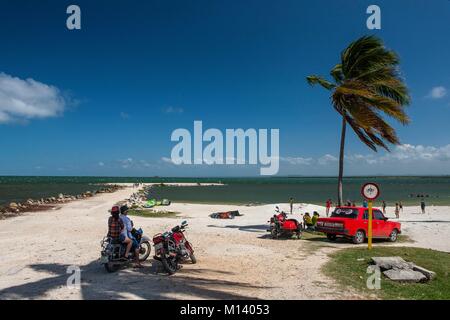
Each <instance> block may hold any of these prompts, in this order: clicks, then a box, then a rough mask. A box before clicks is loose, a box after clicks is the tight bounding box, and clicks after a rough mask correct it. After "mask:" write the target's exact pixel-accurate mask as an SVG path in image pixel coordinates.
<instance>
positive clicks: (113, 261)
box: [100, 228, 152, 272]
mask: <svg viewBox="0 0 450 320" xmlns="http://www.w3.org/2000/svg"><path fill="white" fill-rule="evenodd" d="M131 233H132V235H133V237H135V238H136V240H137V241H138V243H139V261H141V262H143V261H145V260H147V258H148V257H149V256H150V252H151V249H152V247H151V244H150V238H149V237H147V236H144V235H143V233H144V232H143V231H142V229H140V228H139V229H138V230H136V229H133V230H132V231H131ZM100 244H101V247H102V251H101V253H100V263H101V264H103V265H104V267H105V269H106V271H108V272H115V271H117V270H118V269H119V268H121V267H123V266H127V265H129V264H130V263H131V262H132V261H134V260H135V253H134V251H133V250H132V251H131V252H130V253H129V256H128V257H125V252H126V249H127V245H126V244H124V243H121V242H120V241H119V240H118V239H112V238H110V237H104V238H103V240H102V241H101V242H100Z"/></svg>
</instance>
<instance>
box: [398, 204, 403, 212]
mask: <svg viewBox="0 0 450 320" xmlns="http://www.w3.org/2000/svg"><path fill="white" fill-rule="evenodd" d="M398 206H399V207H400V211H401V212H402V213H403V203H402V202H401V201H400V202H399V203H398Z"/></svg>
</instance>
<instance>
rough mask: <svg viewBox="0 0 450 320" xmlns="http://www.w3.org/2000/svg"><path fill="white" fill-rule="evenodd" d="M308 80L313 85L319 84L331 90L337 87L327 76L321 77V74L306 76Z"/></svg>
mask: <svg viewBox="0 0 450 320" xmlns="http://www.w3.org/2000/svg"><path fill="white" fill-rule="evenodd" d="M306 81H307V82H308V84H309V85H311V86H314V85H316V84H319V85H321V86H322V87H324V88H325V89H327V90H331V89H333V88H335V87H336V85H335V84H333V83H331V82H330V81H328V80H326V79H325V78H323V77H320V76H308V77H306Z"/></svg>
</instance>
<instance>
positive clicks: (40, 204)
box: [0, 185, 123, 219]
mask: <svg viewBox="0 0 450 320" xmlns="http://www.w3.org/2000/svg"><path fill="white" fill-rule="evenodd" d="M122 188H123V186H120V185H107V186H104V187H102V188H100V189H98V190H96V191H86V192H84V193H81V194H77V195H69V194H63V193H60V194H58V196H56V197H47V198H41V199H28V200H26V201H24V202H11V203H9V204H8V205H5V206H3V207H0V219H2V218H7V217H11V216H16V215H19V214H20V213H22V212H33V211H43V210H48V209H52V208H57V207H58V205H60V204H63V203H67V202H70V201H76V200H82V199H87V198H91V197H93V196H95V195H96V194H101V193H112V192H115V191H117V190H119V189H122Z"/></svg>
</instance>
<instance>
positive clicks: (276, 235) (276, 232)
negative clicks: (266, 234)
mask: <svg viewBox="0 0 450 320" xmlns="http://www.w3.org/2000/svg"><path fill="white" fill-rule="evenodd" d="M270 235H271V236H272V239H278V231H277V230H276V229H275V228H273V229H272V230H271V231H270Z"/></svg>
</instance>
